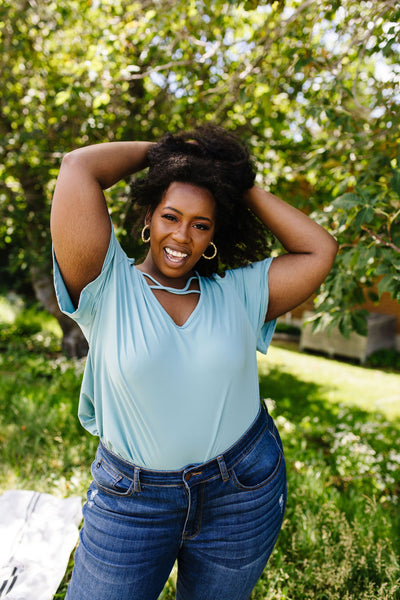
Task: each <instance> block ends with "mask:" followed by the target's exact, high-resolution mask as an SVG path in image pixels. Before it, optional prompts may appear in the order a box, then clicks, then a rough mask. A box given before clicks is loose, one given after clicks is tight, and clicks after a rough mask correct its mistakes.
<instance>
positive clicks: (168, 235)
mask: <svg viewBox="0 0 400 600" xmlns="http://www.w3.org/2000/svg"><path fill="white" fill-rule="evenodd" d="M215 213H216V204H215V200H214V198H213V196H212V194H211V192H209V191H208V190H206V189H205V188H200V187H196V186H194V185H191V184H189V183H180V182H173V183H172V184H171V185H170V186H169V188H168V190H167V191H166V193H165V195H164V197H163V199H162V200H161V202H160V204H159V205H158V206H157V208H156V209H155V211H154V213H153V214H152V215H151V217H149V218H148V220H146V223H147V224H149V225H150V251H149V253H148V255H147V257H146V259H145V261H144V262H143V264H142V266H143V267H144V268H145V269H144V270H146V272H147V273H149V274H150V275H153V276H155V277H157V276H158V277H159V279H160V276H161V278H162V277H164V278H173V279H179V278H183V279H187V275H189V274H190V272H191V271H192V270H193V268H194V267H195V265H196V263H197V262H198V260H199V259H200V257H201V255H202V254H203V252H204V251H205V250H206V248H207V246H208V245H209V243H210V241H211V240H212V239H213V235H214V231H215V217H216V214H215Z"/></svg>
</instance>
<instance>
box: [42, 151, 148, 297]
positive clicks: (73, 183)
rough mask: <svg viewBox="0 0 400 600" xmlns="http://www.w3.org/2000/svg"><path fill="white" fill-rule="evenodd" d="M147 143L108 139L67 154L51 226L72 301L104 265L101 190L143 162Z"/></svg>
mask: <svg viewBox="0 0 400 600" xmlns="http://www.w3.org/2000/svg"><path fill="white" fill-rule="evenodd" d="M150 146H151V143H150V142H110V143H104V144H97V145H94V146H86V147H84V148H79V149H78V150H74V151H72V152H70V153H68V154H67V155H66V156H65V157H64V159H63V161H62V164H61V168H60V172H59V175H58V179H57V184H56V188H55V191H54V196H53V203H52V208H51V219H50V228H51V235H52V239H53V246H54V251H55V255H56V258H57V263H58V265H59V267H60V270H61V274H62V276H63V279H64V282H65V284H66V286H67V289H68V291H69V294H70V296H71V299H72V301H73V302H74V304H75V306H77V304H78V301H79V296H80V293H81V291H82V289H83V288H84V287H85V285H87V284H88V283H89V282H90V281H93V279H95V278H96V277H97V276H98V275H99V273H100V271H101V268H102V265H103V262H104V258H105V255H106V253H107V248H108V244H109V240H110V233H111V224H110V218H109V215H108V210H107V206H106V201H105V197H104V194H103V190H105V189H107V188H108V187H110V186H112V185H114V184H115V183H116V182H117V181H119V180H120V179H123V178H124V177H127V176H128V175H130V174H132V173H135V172H136V171H140V170H141V169H143V168H144V167H146V163H147V152H148V150H149V148H150Z"/></svg>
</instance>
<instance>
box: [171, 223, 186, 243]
mask: <svg viewBox="0 0 400 600" xmlns="http://www.w3.org/2000/svg"><path fill="white" fill-rule="evenodd" d="M172 236H173V238H174V239H175V240H176V241H177V242H178V241H179V242H187V241H188V240H189V239H190V226H189V225H188V224H186V223H178V224H177V226H176V228H175V229H174V232H173V234H172Z"/></svg>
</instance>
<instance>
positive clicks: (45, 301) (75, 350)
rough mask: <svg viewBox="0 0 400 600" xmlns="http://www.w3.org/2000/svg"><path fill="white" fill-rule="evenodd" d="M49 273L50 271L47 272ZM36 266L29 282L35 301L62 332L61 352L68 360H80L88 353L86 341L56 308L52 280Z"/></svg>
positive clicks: (71, 321)
mask: <svg viewBox="0 0 400 600" xmlns="http://www.w3.org/2000/svg"><path fill="white" fill-rule="evenodd" d="M49 273H50V271H49ZM49 273H47V272H46V273H44V272H42V271H41V269H40V268H39V267H37V266H31V282H32V286H33V289H34V292H35V296H36V298H37V300H38V301H39V302H40V303H41V304H42V305H43V306H44V308H45V309H46V310H48V311H49V313H50V314H51V315H53V316H54V317H55V318H56V319H57V321H58V323H59V324H60V327H61V329H62V332H63V339H62V350H63V352H65V354H66V355H67V356H68V357H69V358H81V357H82V356H86V354H87V351H88V344H87V341H86V339H85V337H84V335H83V333H82V331H81V330H80V328H79V327H78V325H77V324H76V323H75V321H73V320H72V319H70V317H67V315H64V313H62V312H61V310H60V309H59V307H58V304H57V299H56V294H55V291H54V285H53V280H52V278H51V276H50V274H49Z"/></svg>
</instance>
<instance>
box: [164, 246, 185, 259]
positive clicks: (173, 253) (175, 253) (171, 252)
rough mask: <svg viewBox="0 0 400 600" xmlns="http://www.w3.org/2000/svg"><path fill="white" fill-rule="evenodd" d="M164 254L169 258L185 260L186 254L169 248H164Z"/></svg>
mask: <svg viewBox="0 0 400 600" xmlns="http://www.w3.org/2000/svg"><path fill="white" fill-rule="evenodd" d="M165 252H166V253H167V254H169V255H171V256H175V257H176V258H186V257H187V254H185V253H184V252H179V250H172V249H171V248H165Z"/></svg>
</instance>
